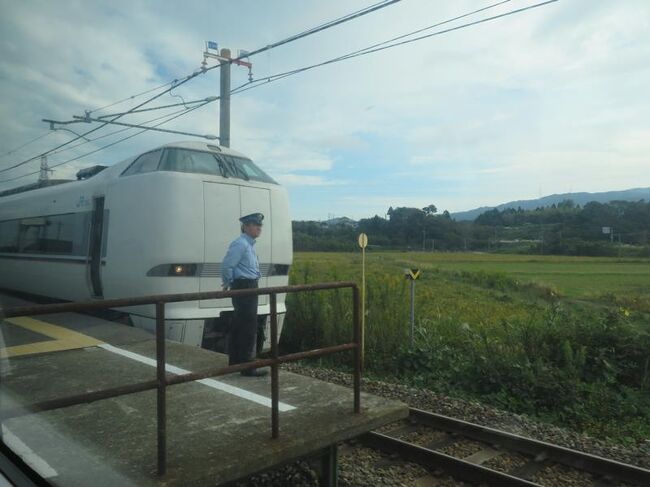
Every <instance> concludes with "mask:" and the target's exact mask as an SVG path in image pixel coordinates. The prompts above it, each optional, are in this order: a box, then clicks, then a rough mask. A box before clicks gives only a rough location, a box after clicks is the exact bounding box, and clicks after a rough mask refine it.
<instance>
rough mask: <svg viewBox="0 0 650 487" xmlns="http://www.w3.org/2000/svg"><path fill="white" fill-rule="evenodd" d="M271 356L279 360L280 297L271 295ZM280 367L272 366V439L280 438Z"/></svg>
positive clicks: (275, 364)
mask: <svg viewBox="0 0 650 487" xmlns="http://www.w3.org/2000/svg"><path fill="white" fill-rule="evenodd" d="M269 298H270V303H271V355H272V356H273V358H274V359H276V360H277V358H278V356H279V353H278V296H277V294H275V293H271V295H270V296H269ZM278 373H279V365H278V364H277V363H274V364H273V365H271V438H278V437H279V436H280V405H279V401H280V391H279V384H278V382H279V377H278Z"/></svg>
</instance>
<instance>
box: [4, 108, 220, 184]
mask: <svg viewBox="0 0 650 487" xmlns="http://www.w3.org/2000/svg"><path fill="white" fill-rule="evenodd" d="M208 103H211V102H206V103H204V105H207V104H208ZM204 105H198V106H195V107H191V108H188V109H186V108H182V109H181V110H177V111H176V112H172V113H168V114H166V115H163V116H161V117H157V118H155V119H151V120H148V121H147V122H145V123H151V122H153V121H157V120H160V119H162V118H168V120H163V121H162V122H160V123H158V124H156V125H153V127H158V126H160V125H162V124H164V123H167V122H171V121H172V120H174V119H175V118H178V117H180V116H182V115H185V114H186V113H187V112H191V111H194V110H196V109H197V108H201V107H202V106H204ZM129 130H134V128H133V127H127V128H124V129H120V130H116V131H114V132H111V133H110V134H105V135H102V136H100V137H96V138H94V139H92V140H91V142H93V141H95V140H99V139H101V138H104V137H108V136H110V135H115V134H117V133H121V132H125V131H129ZM148 130H149V128H144V129H142V130H140V131H138V132H136V133H134V134H131V135H129V136H127V137H122V138H120V139H118V140H116V141H113V142H111V143H109V144H106V145H104V146H102V147H99V148H97V149H94V150H92V151H90V152H86V153H85V154H81V155H79V156H75V157H72V158H70V159H67V160H65V161H62V162H57V163H56V164H52V165H50V166H48V169H54V168H55V167H59V166H62V165H64V164H68V163H70V162H74V161H77V160H79V159H81V158H83V157H87V156H89V155H92V154H95V153H97V152H100V151H102V150H104V149H107V148H109V147H112V146H114V145H116V144H119V143H122V142H124V141H126V140H129V139H132V138H133V137H136V136H138V135H140V134H142V133H144V132H147V131H148ZM86 143H88V142H84V144H86ZM84 144H78V145H77V146H74V147H78V146H80V145H84ZM74 147H73V148H74ZM66 150H70V149H66ZM61 152H63V151H59V152H57V153H61ZM39 172H40V169H39V170H38V171H32V172H29V173H26V174H22V175H20V176H15V177H12V178H9V179H5V180H2V181H0V183H6V182H10V181H16V180H17V179H21V178H24V177H26V176H32V175H34V174H38V173H39Z"/></svg>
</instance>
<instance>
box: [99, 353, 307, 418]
mask: <svg viewBox="0 0 650 487" xmlns="http://www.w3.org/2000/svg"><path fill="white" fill-rule="evenodd" d="M98 346H99V347H100V348H103V349H104V350H108V351H109V352H113V353H116V354H118V355H122V356H123V357H127V358H130V359H131V360H135V361H137V362H140V363H143V364H146V365H150V366H152V367H155V366H156V361H155V360H154V359H151V358H149V357H145V356H144V355H140V354H139V353H135V352H130V351H128V350H124V349H123V348H117V347H114V346H113V345H109V344H108V343H102V344H100V345H98ZM165 370H166V371H167V372H169V373H171V374H176V375H181V374H189V373H190V371H189V370H185V369H181V368H180V367H176V366H175V365H170V364H165ZM197 382H200V383H201V384H203V385H205V386H208V387H212V388H213V389H218V390H220V391H222V392H226V393H228V394H232V395H234V396H237V397H241V398H242V399H247V400H249V401H252V402H255V403H257V404H261V405H262V406H266V407H269V408H270V407H271V399H270V398H268V397H265V396H262V395H260V394H256V393H254V392H250V391H247V390H246V389H241V388H239V387H235V386H231V385H230V384H226V383H225V382H220V381H218V380H215V379H201V380H198V381H197ZM278 408H279V410H280V411H281V412H285V411H291V410H293V409H296V407H295V406H291V405H290V404H286V403H284V402H280V403H279V404H278Z"/></svg>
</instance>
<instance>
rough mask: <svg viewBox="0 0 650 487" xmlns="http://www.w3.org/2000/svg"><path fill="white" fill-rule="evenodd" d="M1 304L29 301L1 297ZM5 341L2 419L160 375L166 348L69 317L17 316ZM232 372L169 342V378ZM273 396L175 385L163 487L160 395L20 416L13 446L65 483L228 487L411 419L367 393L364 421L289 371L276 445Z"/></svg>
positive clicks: (265, 388) (206, 383) (120, 329)
mask: <svg viewBox="0 0 650 487" xmlns="http://www.w3.org/2000/svg"><path fill="white" fill-rule="evenodd" d="M0 304H2V305H3V306H4V307H9V306H13V305H16V304H18V302H17V301H16V300H15V299H14V298H10V297H8V296H6V295H0ZM0 332H1V333H0V354H3V355H4V358H1V359H0V381H1V382H0V414H1V411H2V410H3V409H7V408H12V407H14V406H16V405H22V404H28V403H32V402H36V401H42V400H47V399H54V398H58V397H63V396H68V395H74V394H79V393H83V392H91V391H94V390H98V389H103V388H107V387H114V386H119V385H125V384H128V383H135V382H140V381H143V380H151V379H153V378H155V352H154V351H155V342H154V340H153V336H152V335H150V334H148V333H147V332H144V331H142V330H139V329H135V328H131V327H128V326H125V325H120V324H116V323H113V322H110V321H106V320H102V319H99V318H94V317H90V316H85V315H78V314H72V313H65V314H59V315H44V316H38V317H35V318H34V319H31V318H16V319H13V318H12V319H9V320H6V321H5V322H2V324H0ZM48 343H49V345H47V344H48ZM39 344H40V345H39ZM44 344H45V345H44ZM30 346H31V347H32V348H30ZM0 356H2V355H0ZM226 363H227V357H226V356H225V355H222V354H217V353H213V352H210V351H207V350H202V349H199V348H195V347H189V346H186V345H182V344H178V343H174V342H168V344H167V364H168V365H167V372H168V373H170V374H174V373H185V372H186V371H194V370H199V369H204V368H208V367H215V366H220V365H225V364H226ZM270 396H271V382H270V378H269V377H268V376H267V377H264V378H251V377H242V376H241V375H239V374H231V375H229V376H226V377H220V378H218V380H214V379H205V380H202V381H198V382H193V383H187V384H181V385H176V386H170V387H168V389H167V398H168V399H167V458H168V473H167V475H166V476H165V477H164V478H162V479H161V478H158V477H157V476H156V393H155V391H147V392H142V393H137V394H131V395H128V396H122V397H118V398H113V399H108V400H103V401H98V402H96V403H92V404H88V405H78V406H73V407H69V408H64V409H59V410H55V411H48V412H44V413H39V414H35V415H29V416H23V417H18V418H13V419H9V420H7V421H5V422H3V424H2V427H3V438H4V441H5V443H7V444H9V445H10V446H11V448H12V449H13V450H14V451H16V450H20V451H21V456H23V458H25V459H26V461H27V462H28V463H29V464H31V465H32V466H33V468H35V469H36V470H37V471H39V472H40V473H41V474H42V475H43V476H45V477H48V480H49V481H50V482H51V483H53V484H55V485H66V486H71V485H72V486H76V485H79V486H81V485H89V484H92V485H94V486H103V485H106V486H108V485H111V486H114V485H217V484H222V483H225V482H229V481H232V480H235V479H238V478H242V477H245V476H248V475H250V474H252V473H255V472H259V471H262V470H265V469H268V468H270V467H273V466H275V465H278V464H281V463H285V462H288V461H291V460H294V459H297V458H301V457H304V456H305V455H308V454H310V453H316V452H318V451H320V450H322V449H323V448H325V447H327V446H329V445H332V444H335V443H337V442H340V441H343V440H346V439H349V438H352V437H355V436H357V435H359V434H361V433H364V432H366V431H368V430H370V429H374V428H376V427H378V426H381V425H383V424H385V423H387V422H390V421H394V420H397V419H401V418H404V417H406V416H407V414H408V412H407V408H406V406H405V405H404V404H402V403H399V402H397V401H390V400H386V399H383V398H379V397H376V396H372V395H369V394H362V397H361V404H362V413H361V414H354V413H353V412H352V406H353V398H352V390H351V389H347V388H343V387H341V386H337V385H334V384H329V383H326V382H322V381H318V380H315V379H312V378H308V377H304V376H300V375H296V374H292V373H288V372H284V371H281V372H280V401H281V404H280V438H278V439H275V440H273V439H271V408H270V404H271V403H270Z"/></svg>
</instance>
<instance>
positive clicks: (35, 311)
mask: <svg viewBox="0 0 650 487" xmlns="http://www.w3.org/2000/svg"><path fill="white" fill-rule="evenodd" d="M356 286H357V283H355V282H354V281H338V282H321V283H315V284H297V285H293V286H273V287H264V288H255V289H237V290H233V291H203V292H198V293H177V294H158V295H155V294H154V295H148V296H137V297H131V298H117V299H102V300H93V301H73V302H70V303H55V304H39V305H35V306H15V307H12V308H6V309H4V310H2V313H3V315H4V317H5V318H15V317H17V316H33V315H43V314H50V313H65V312H76V311H88V310H96V309H105V308H126V307H131V306H142V305H148V304H156V303H178V302H182V301H199V300H206V299H222V298H231V297H237V296H260V295H266V294H288V293H296V292H301V291H321V290H328V289H342V288H354V287H356ZM0 309H2V308H1V307H0Z"/></svg>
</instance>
